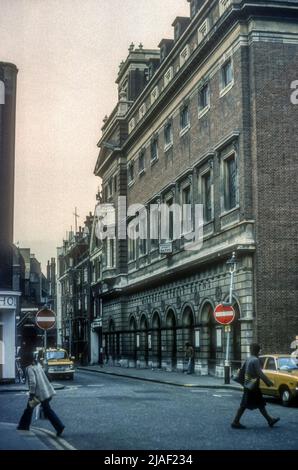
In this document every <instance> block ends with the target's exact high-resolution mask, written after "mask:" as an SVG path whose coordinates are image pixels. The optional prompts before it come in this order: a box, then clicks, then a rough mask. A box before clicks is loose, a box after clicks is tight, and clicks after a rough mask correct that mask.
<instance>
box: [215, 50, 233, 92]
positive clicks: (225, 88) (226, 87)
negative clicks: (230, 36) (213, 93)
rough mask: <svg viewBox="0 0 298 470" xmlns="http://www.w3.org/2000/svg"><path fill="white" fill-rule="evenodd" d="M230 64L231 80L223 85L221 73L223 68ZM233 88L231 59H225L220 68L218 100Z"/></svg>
mask: <svg viewBox="0 0 298 470" xmlns="http://www.w3.org/2000/svg"><path fill="white" fill-rule="evenodd" d="M228 63H230V64H231V76H232V79H231V81H230V82H229V83H228V84H227V85H226V84H224V83H223V73H224V67H225V66H226V65H227V64H228ZM233 86H234V66H233V59H232V57H227V59H226V60H225V61H224V62H223V64H222V66H221V68H220V93H219V96H220V98H221V97H222V96H224V95H225V94H226V93H228V92H229V91H230V90H231V88H232V87H233Z"/></svg>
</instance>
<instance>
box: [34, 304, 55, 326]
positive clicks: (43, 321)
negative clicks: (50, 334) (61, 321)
mask: <svg viewBox="0 0 298 470" xmlns="http://www.w3.org/2000/svg"><path fill="white" fill-rule="evenodd" d="M55 323H56V314H55V313H54V312H53V310H50V309H49V308H43V309H42V310H39V312H37V314H36V325H37V326H38V327H39V328H41V329H42V330H50V329H51V328H53V327H54V326H55Z"/></svg>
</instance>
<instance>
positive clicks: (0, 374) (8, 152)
mask: <svg viewBox="0 0 298 470" xmlns="http://www.w3.org/2000/svg"><path fill="white" fill-rule="evenodd" d="M17 72H18V71H17V68H16V66H15V65H13V64H8V63H3V62H0V169H1V170H0V382H1V381H12V380H14V378H15V319H16V312H17V310H18V302H19V300H18V282H17V279H14V272H13V269H14V264H17V263H16V260H15V257H14V255H15V248H14V247H13V216H14V165H15V113H16V83H17Z"/></svg>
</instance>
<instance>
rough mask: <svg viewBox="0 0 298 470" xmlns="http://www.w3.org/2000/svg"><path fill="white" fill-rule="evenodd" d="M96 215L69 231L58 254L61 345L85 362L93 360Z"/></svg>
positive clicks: (58, 303)
mask: <svg viewBox="0 0 298 470" xmlns="http://www.w3.org/2000/svg"><path fill="white" fill-rule="evenodd" d="M92 222H93V216H92V215H91V213H90V214H89V215H88V216H87V217H86V221H85V224H84V228H83V229H82V228H81V227H79V229H78V231H77V232H70V233H69V236H68V239H67V240H64V241H63V246H62V247H59V248H58V256H57V300H56V302H57V324H58V345H59V346H63V347H65V348H66V349H67V350H68V351H69V354H70V355H72V356H74V357H75V358H76V360H77V361H80V362H81V363H82V364H85V363H88V362H89V360H90V348H89V344H90V284H91V280H90V259H89V244H90V233H91V228H92Z"/></svg>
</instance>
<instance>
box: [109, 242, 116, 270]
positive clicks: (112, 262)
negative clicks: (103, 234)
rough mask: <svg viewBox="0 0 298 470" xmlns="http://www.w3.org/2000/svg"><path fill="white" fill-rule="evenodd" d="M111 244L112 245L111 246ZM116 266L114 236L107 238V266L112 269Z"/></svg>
mask: <svg viewBox="0 0 298 470" xmlns="http://www.w3.org/2000/svg"><path fill="white" fill-rule="evenodd" d="M112 245H113V246H112ZM112 255H114V256H112ZM115 266H116V243H115V238H107V268H108V269H113V268H115Z"/></svg>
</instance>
